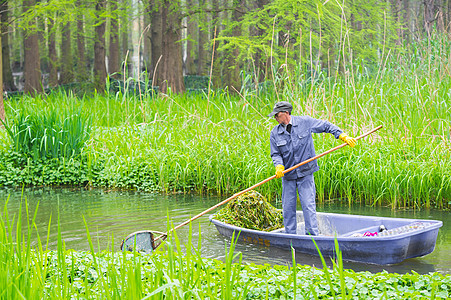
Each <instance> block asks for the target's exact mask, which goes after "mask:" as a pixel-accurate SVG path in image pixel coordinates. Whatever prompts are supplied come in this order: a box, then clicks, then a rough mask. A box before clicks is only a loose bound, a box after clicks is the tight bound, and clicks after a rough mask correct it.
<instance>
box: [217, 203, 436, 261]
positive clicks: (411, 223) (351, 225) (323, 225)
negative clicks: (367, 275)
mask: <svg viewBox="0 0 451 300" xmlns="http://www.w3.org/2000/svg"><path fill="white" fill-rule="evenodd" d="M296 217H297V221H298V231H299V232H304V218H303V215H302V211H298V212H297V213H296ZM317 217H318V227H319V231H320V235H319V236H310V235H304V234H287V233H285V232H284V229H278V230H274V231H271V232H265V231H258V230H253V229H246V228H240V227H236V226H233V225H230V224H226V223H223V222H220V221H218V220H215V219H214V215H211V216H210V221H211V222H212V223H213V224H215V226H216V228H217V229H218V231H219V232H220V233H221V234H222V235H224V236H226V237H232V234H233V232H235V236H237V234H238V232H240V235H239V240H240V241H244V242H247V243H252V244H261V245H264V246H268V247H273V246H275V247H280V248H285V249H290V247H291V245H292V246H293V248H294V249H296V251H299V252H303V253H308V254H312V255H318V250H317V249H316V247H315V244H314V243H313V241H312V239H314V240H315V242H316V244H317V245H318V247H319V249H320V251H321V254H322V255H323V256H329V257H335V244H334V239H335V238H336V239H337V241H338V244H339V248H340V250H341V251H342V256H343V259H344V260H348V261H356V262H363V263H371V264H377V265H391V264H397V263H400V262H402V261H403V260H405V259H407V258H413V257H419V256H424V255H426V254H429V253H431V252H432V251H434V248H435V243H436V240H437V234H438V230H439V228H440V227H442V225H443V223H442V221H436V220H417V219H402V218H387V217H374V216H359V215H343V214H334V213H321V212H318V213H317Z"/></svg>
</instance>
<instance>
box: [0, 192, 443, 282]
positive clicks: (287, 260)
mask: <svg viewBox="0 0 451 300" xmlns="http://www.w3.org/2000/svg"><path fill="white" fill-rule="evenodd" d="M25 200H26V202H27V203H28V206H29V214H30V215H29V217H28V219H30V220H31V218H32V216H33V214H34V211H35V209H36V207H37V206H39V207H38V213H37V217H36V222H35V223H36V225H37V228H38V230H39V235H40V238H41V240H42V241H44V242H45V240H46V238H47V230H48V228H49V221H50V220H51V223H50V235H49V248H51V249H55V248H56V244H57V226H56V225H57V223H58V217H59V223H60V228H61V232H62V237H63V239H64V242H65V244H66V248H67V249H70V248H72V249H75V250H89V244H88V242H87V238H86V237H87V233H86V226H85V223H84V221H83V218H84V219H85V220H86V222H87V224H88V228H89V231H90V235H91V237H92V240H93V243H94V246H95V247H96V249H100V250H104V249H113V250H115V251H118V250H119V248H120V243H121V240H122V239H123V238H125V237H126V236H127V235H129V234H131V233H133V232H135V231H139V230H158V231H162V232H165V231H166V229H167V220H168V218H169V219H170V221H171V222H173V224H174V225H177V224H180V223H182V222H183V221H185V220H188V219H189V218H190V217H192V216H194V215H197V214H198V213H200V212H202V211H204V210H206V209H207V208H209V207H211V206H213V205H215V204H216V203H218V202H219V201H221V200H223V198H218V197H206V196H204V197H201V196H197V195H196V196H194V195H166V196H163V195H159V194H151V193H144V192H130V191H127V192H118V191H105V190H100V189H94V190H85V189H61V188H58V189H52V188H41V189H25V190H24V191H23V193H22V191H19V190H14V189H3V190H0V204H2V206H3V205H4V204H5V202H6V201H8V204H7V207H8V213H9V215H10V219H11V217H12V215H14V214H16V215H17V213H18V211H19V207H20V204H21V203H23V204H24V203H25ZM276 206H277V205H276ZM318 211H323V212H335V213H345V214H359V215H371V216H384V217H400V218H415V219H434V220H441V221H443V227H442V228H441V229H440V231H439V234H438V238H437V245H436V249H435V250H434V252H433V253H431V254H429V255H426V256H425V257H421V258H414V259H408V260H405V261H404V262H402V263H400V264H397V265H393V266H376V265H369V264H363V263H352V262H345V264H344V265H345V267H346V268H349V269H353V270H355V271H371V272H379V271H382V270H386V271H388V272H396V273H406V272H410V271H411V270H414V271H415V272H417V273H420V274H426V273H429V272H434V271H437V272H440V273H446V274H451V235H450V234H451V221H449V220H450V217H451V213H450V212H443V211H437V210H420V211H418V210H416V211H415V210H397V211H392V210H391V209H389V208H384V207H368V206H359V205H354V206H352V207H349V206H346V205H337V204H327V205H322V206H318ZM212 213H214V211H213V212H212ZM208 216H209V214H206V215H205V216H203V217H201V218H199V219H198V220H196V221H195V222H193V234H192V238H193V240H194V241H197V239H198V237H199V227H200V230H201V236H202V255H203V256H204V257H209V258H215V259H223V258H224V253H225V251H224V248H225V247H226V246H228V245H229V242H230V241H229V239H227V238H224V237H223V236H222V235H220V234H219V233H218V232H217V230H216V228H215V226H213V225H212V224H210V222H209V221H208ZM22 220H23V221H24V224H23V227H24V228H26V227H25V226H26V225H25V221H26V220H27V216H26V213H25V211H24V210H22ZM177 233H178V236H179V237H180V239H181V240H182V242H183V241H185V242H186V241H187V239H188V236H189V226H188V225H187V226H184V227H182V228H180V229H179V230H178V231H177ZM34 241H36V238H34ZM196 244H197V243H196ZM236 251H239V252H241V253H242V254H243V261H244V262H245V263H257V264H271V265H273V264H279V265H290V264H291V253H290V251H287V250H282V249H278V248H270V247H264V246H260V245H252V244H245V243H238V245H237V247H236ZM296 261H297V263H299V264H309V265H314V266H317V267H321V261H320V260H319V258H318V257H315V256H310V255H305V254H301V253H296ZM328 261H329V260H328ZM330 265H331V263H330Z"/></svg>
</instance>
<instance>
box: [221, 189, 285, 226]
mask: <svg viewBox="0 0 451 300" xmlns="http://www.w3.org/2000/svg"><path fill="white" fill-rule="evenodd" d="M215 219H217V220H219V221H222V222H225V223H228V224H231V225H235V226H239V227H244V228H249V229H255V230H262V231H271V230H274V229H278V228H282V227H283V216H282V211H281V210H278V209H276V208H275V207H274V206H272V205H271V204H270V203H269V202H268V201H267V200H266V199H265V197H263V196H262V195H261V194H260V193H258V192H256V191H249V192H246V193H244V194H243V195H241V196H239V197H237V198H235V199H233V200H232V201H231V202H229V204H227V206H226V207H224V208H223V209H221V210H220V211H219V212H218V213H217V214H216V217H215Z"/></svg>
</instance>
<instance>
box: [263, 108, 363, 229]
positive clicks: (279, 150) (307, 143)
mask: <svg viewBox="0 0 451 300" xmlns="http://www.w3.org/2000/svg"><path fill="white" fill-rule="evenodd" d="M292 110H293V106H292V105H291V104H290V103H288V102H286V101H282V102H278V103H276V104H275V105H274V108H273V111H272V112H271V113H270V114H269V115H268V117H272V116H274V117H275V119H276V121H277V122H278V123H279V125H276V126H275V127H274V128H273V130H272V131H271V135H270V146H271V157H272V160H273V163H274V166H275V167H276V178H281V177H283V178H282V208H283V223H284V226H285V232H286V233H290V234H296V227H297V222H296V201H297V194H296V189H297V190H298V193H299V199H300V201H301V206H302V211H303V214H304V220H305V234H311V235H318V234H319V231H318V221H317V219H316V203H315V195H316V189H315V181H314V178H313V173H314V172H316V171H318V170H319V167H318V163H317V161H316V160H314V161H311V162H309V163H307V164H305V165H302V166H300V167H299V168H297V169H294V170H292V171H290V172H288V173H286V174H285V176H284V173H283V171H284V170H285V168H287V169H288V168H290V167H292V166H294V165H296V164H298V163H300V162H303V161H304V160H307V159H309V158H311V157H313V156H315V148H314V146H313V138H312V133H321V132H327V133H330V134H333V135H334V136H335V138H339V139H340V140H342V141H343V142H346V143H347V144H348V145H349V146H351V147H354V146H355V145H356V143H357V141H356V139H354V138H352V137H349V136H348V135H346V134H345V133H343V131H342V130H341V129H340V128H338V127H337V126H335V125H334V124H332V123H330V122H328V121H323V120H318V119H314V118H311V117H309V116H291V111H292Z"/></svg>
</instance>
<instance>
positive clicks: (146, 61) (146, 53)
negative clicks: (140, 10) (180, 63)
mask: <svg viewBox="0 0 451 300" xmlns="http://www.w3.org/2000/svg"><path fill="white" fill-rule="evenodd" d="M143 19H144V24H143V38H142V43H143V53H142V60H143V65H144V69H145V70H146V72H147V76H149V74H150V72H151V71H150V70H151V69H152V66H151V65H152V61H151V59H152V45H151V43H150V39H151V38H152V34H151V30H152V29H151V26H150V11H149V6H147V7H146V10H145V12H144V15H143Z"/></svg>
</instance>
